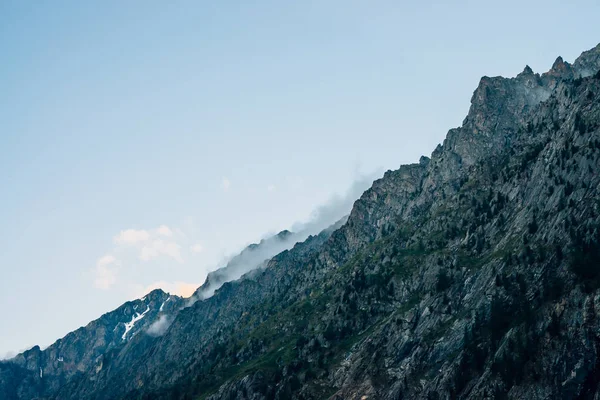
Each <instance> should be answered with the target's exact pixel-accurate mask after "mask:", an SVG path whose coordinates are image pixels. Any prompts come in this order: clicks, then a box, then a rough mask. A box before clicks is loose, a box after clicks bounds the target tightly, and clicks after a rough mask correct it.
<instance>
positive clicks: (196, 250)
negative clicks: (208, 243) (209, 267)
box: [190, 243, 204, 253]
mask: <svg viewBox="0 0 600 400" xmlns="http://www.w3.org/2000/svg"><path fill="white" fill-rule="evenodd" d="M190 251H191V252H192V253H202V251H204V246H202V245H201V244H200V243H196V244H193V245H191V246H190Z"/></svg>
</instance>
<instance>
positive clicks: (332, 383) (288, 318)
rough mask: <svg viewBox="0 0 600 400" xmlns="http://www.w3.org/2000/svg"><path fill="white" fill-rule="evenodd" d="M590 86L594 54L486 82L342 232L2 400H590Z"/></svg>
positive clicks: (366, 199) (16, 368)
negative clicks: (430, 147) (155, 329)
mask: <svg viewBox="0 0 600 400" xmlns="http://www.w3.org/2000/svg"><path fill="white" fill-rule="evenodd" d="M599 71H600V45H599V46H597V47H596V48H594V49H592V50H590V51H587V52H584V53H583V54H582V55H581V56H580V57H579V58H578V59H577V60H576V61H575V62H574V63H573V64H572V65H571V64H569V63H567V62H565V61H564V60H562V58H560V57H559V58H558V59H557V60H556V62H555V63H554V65H553V66H552V68H551V69H550V70H549V71H548V72H546V73H543V74H541V75H540V74H536V73H534V72H533V71H532V70H531V69H530V68H529V67H525V69H524V71H523V72H522V73H521V74H519V75H518V76H517V77H515V78H510V79H508V78H502V77H494V78H489V77H484V78H482V79H481V82H480V84H479V86H478V88H477V89H476V90H475V92H474V94H473V98H472V100H471V103H472V104H471V108H470V110H469V113H468V115H467V117H466V118H465V120H464V122H463V125H462V126H461V127H459V128H456V129H452V130H450V131H449V132H448V135H447V137H446V139H445V141H444V143H443V144H442V145H440V146H438V148H436V149H435V151H434V152H433V153H432V155H431V158H427V157H422V158H421V160H420V162H419V163H416V164H412V165H406V166H402V167H400V168H399V169H398V170H396V171H388V172H386V173H385V175H384V176H383V177H382V178H381V179H378V180H377V181H375V182H374V183H373V185H372V187H371V188H370V189H368V190H367V191H366V192H365V193H364V194H363V195H362V196H361V198H360V199H358V200H357V201H356V202H355V204H354V207H353V209H352V212H351V214H350V216H349V217H348V219H347V221H340V223H338V224H337V225H335V226H333V227H331V228H330V229H328V230H326V231H324V232H322V233H321V234H319V235H317V236H311V237H309V238H308V239H307V240H305V241H303V242H302V243H298V244H296V245H295V246H294V247H293V248H291V249H290V250H285V251H282V252H281V253H279V254H277V255H276V256H274V257H272V258H270V259H269V260H268V261H266V262H265V263H264V265H262V268H259V269H257V270H254V271H253V272H251V273H249V274H246V275H244V276H243V277H242V278H241V279H240V280H237V281H234V282H228V283H225V284H223V285H222V286H221V287H220V288H219V289H218V290H216V291H215V292H214V295H213V296H211V297H207V298H203V299H200V300H199V301H196V302H195V303H193V304H188V305H189V306H188V307H186V308H183V309H181V310H179V311H178V312H176V313H172V323H170V325H169V326H168V327H167V328H166V329H165V330H164V331H161V332H160V335H154V336H152V335H147V334H136V335H132V336H131V337H128V339H127V340H126V342H127V343H126V344H125V345H121V346H118V347H117V346H115V347H110V346H108V345H106V348H101V347H99V352H100V353H101V354H100V353H99V354H98V356H101V359H102V361H101V364H98V362H96V361H93V360H92V359H91V358H90V359H89V360H87V361H86V362H82V363H83V364H85V366H82V367H81V370H80V371H79V372H78V373H74V374H70V375H69V376H64V375H60V374H57V373H56V372H55V370H52V369H48V368H47V367H45V371H46V372H44V375H43V376H41V374H40V371H37V368H38V366H39V365H41V364H35V363H36V362H37V363H39V361H35V360H37V358H36V357H37V356H35V354H33V353H31V352H34V353H36V354H37V353H39V349H37V350H36V349H33V350H32V351H30V352H29V353H30V354H28V355H25V354H24V355H20V356H19V357H18V358H17V359H16V360H15V361H13V362H10V363H2V364H0V394H2V395H4V397H5V398H7V399H13V398H17V399H29V398H36V397H37V398H49V399H152V398H167V399H168V398H171V399H195V398H198V399H212V400H224V399H253V400H254V399H256V400H258V399H390V400H391V399H403V398H406V399H412V398H423V399H453V398H461V399H480V398H514V399H522V398H527V399H548V398H561V399H562V398H568V399H585V398H589V399H594V398H600V388H599V387H598V384H599V383H600V318H599V315H598V311H597V310H600V72H599ZM146 301H147V300H146ZM144 304H146V303H144ZM140 305H141V304H140ZM146 307H148V306H147V305H146ZM142 308H144V306H142ZM144 309H145V308H144ZM130 315H131V314H130ZM109 326H110V327H114V326H115V324H114V321H113V323H111V324H110V325H109ZM102 329H104V330H106V328H96V329H91V330H90V334H91V335H96V333H95V332H96V331H97V330H100V331H102ZM119 334H120V335H123V330H120V331H119V332H118V333H115V334H114V335H116V336H117V337H118V336H119ZM101 335H103V334H101ZM126 337H127V336H126ZM65 339H66V338H65ZM104 340H105V341H106V343H110V342H111V340H112V339H110V338H109V339H104ZM103 346H104V345H103ZM47 351H48V350H46V352H47ZM48 354H49V355H48V356H44V357H50V354H55V355H59V354H58V353H48ZM38 358H39V357H38ZM47 359H48V358H46V359H45V360H47ZM28 362H31V363H33V364H31V365H34V367H35V368H31V367H30V366H28V364H27V363H28ZM45 362H47V361H45ZM45 365H47V364H45ZM59 376H60V377H61V378H60V379H62V380H60V381H57V380H58V379H59V378H58V377H59ZM52 382H57V383H52ZM4 397H3V398H4Z"/></svg>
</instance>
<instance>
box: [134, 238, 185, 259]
mask: <svg viewBox="0 0 600 400" xmlns="http://www.w3.org/2000/svg"><path fill="white" fill-rule="evenodd" d="M160 255H165V256H168V257H171V258H173V259H174V260H175V261H177V262H180V263H182V262H183V258H182V257H181V246H180V245H178V244H177V243H175V242H165V241H164V240H162V239H155V240H153V241H151V242H149V243H147V244H145V245H144V246H143V247H142V249H141V250H140V255H139V258H140V260H142V261H149V260H152V259H154V258H157V257H158V256H160Z"/></svg>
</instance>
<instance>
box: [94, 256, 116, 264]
mask: <svg viewBox="0 0 600 400" xmlns="http://www.w3.org/2000/svg"><path fill="white" fill-rule="evenodd" d="M116 261H117V259H116V258H115V257H114V256H112V255H110V254H107V255H105V256H102V257H100V258H99V259H98V261H96V265H97V266H100V265H108V264H112V263H114V262H116Z"/></svg>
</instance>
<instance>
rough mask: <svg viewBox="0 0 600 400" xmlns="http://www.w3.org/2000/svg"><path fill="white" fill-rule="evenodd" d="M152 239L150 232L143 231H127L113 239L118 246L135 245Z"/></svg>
mask: <svg viewBox="0 0 600 400" xmlns="http://www.w3.org/2000/svg"><path fill="white" fill-rule="evenodd" d="M148 239H150V232H148V231H146V230H143V229H139V230H138V229H125V230H123V231H121V232H119V234H118V235H116V236H115V237H114V238H113V241H114V242H115V243H116V244H121V245H134V244H137V243H141V242H145V241H146V240H148Z"/></svg>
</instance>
